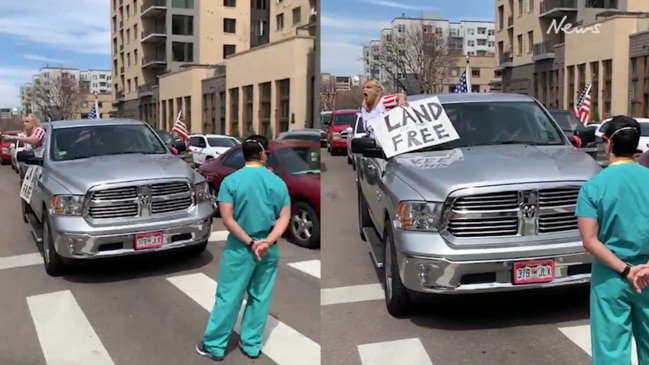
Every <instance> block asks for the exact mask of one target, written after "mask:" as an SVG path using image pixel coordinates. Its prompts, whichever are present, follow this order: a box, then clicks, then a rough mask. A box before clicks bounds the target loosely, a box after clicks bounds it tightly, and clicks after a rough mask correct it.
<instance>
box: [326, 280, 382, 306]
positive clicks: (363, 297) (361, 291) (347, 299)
mask: <svg viewBox="0 0 649 365" xmlns="http://www.w3.org/2000/svg"><path fill="white" fill-rule="evenodd" d="M384 298H385V294H384V292H383V286H381V284H365V285H352V286H343V287H339V288H328V289H322V290H321V291H320V305H333V304H345V303H357V302H365V301H370V300H381V299H384Z"/></svg>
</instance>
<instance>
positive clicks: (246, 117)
mask: <svg viewBox="0 0 649 365" xmlns="http://www.w3.org/2000/svg"><path fill="white" fill-rule="evenodd" d="M243 103H244V109H243V122H244V123H246V135H247V136H249V135H252V134H255V126H254V125H253V123H252V122H253V119H254V116H253V89H252V85H248V86H244V87H243Z"/></svg>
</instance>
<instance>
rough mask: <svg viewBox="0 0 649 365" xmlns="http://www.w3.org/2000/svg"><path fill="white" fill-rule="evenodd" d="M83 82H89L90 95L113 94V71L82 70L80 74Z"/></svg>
mask: <svg viewBox="0 0 649 365" xmlns="http://www.w3.org/2000/svg"><path fill="white" fill-rule="evenodd" d="M79 78H80V79H81V81H85V82H87V88H88V90H89V91H90V93H91V94H92V93H99V94H105V93H110V92H112V88H113V82H112V78H113V71H112V70H82V71H81V72H80V73H79Z"/></svg>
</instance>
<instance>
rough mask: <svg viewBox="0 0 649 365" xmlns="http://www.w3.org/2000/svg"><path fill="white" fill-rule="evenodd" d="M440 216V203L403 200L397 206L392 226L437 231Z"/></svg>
mask: <svg viewBox="0 0 649 365" xmlns="http://www.w3.org/2000/svg"><path fill="white" fill-rule="evenodd" d="M441 216H442V204H441V203H430V202H420V201H404V202H400V203H399V205H398V206H397V211H396V213H395V215H394V227H395V228H398V229H404V230H410V231H437V230H438V229H439V223H440V218H441Z"/></svg>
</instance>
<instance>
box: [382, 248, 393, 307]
mask: <svg viewBox="0 0 649 365" xmlns="http://www.w3.org/2000/svg"><path fill="white" fill-rule="evenodd" d="M384 261H385V262H384V263H383V271H384V272H385V289H386V291H387V294H388V299H391V298H392V247H391V246H390V239H389V238H387V239H386V243H385V260H384Z"/></svg>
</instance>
